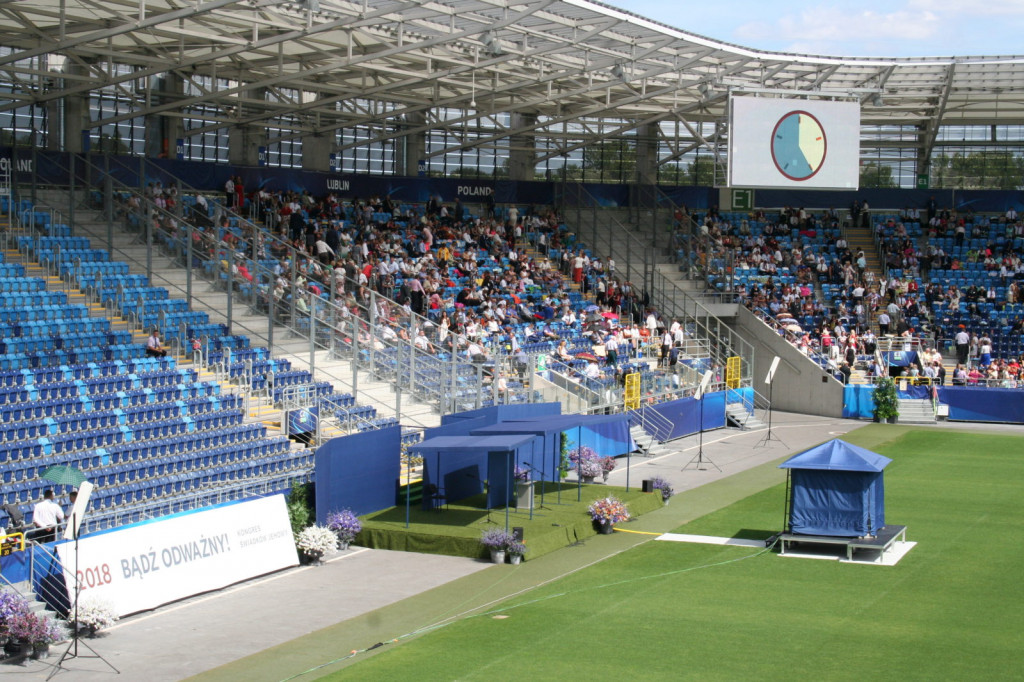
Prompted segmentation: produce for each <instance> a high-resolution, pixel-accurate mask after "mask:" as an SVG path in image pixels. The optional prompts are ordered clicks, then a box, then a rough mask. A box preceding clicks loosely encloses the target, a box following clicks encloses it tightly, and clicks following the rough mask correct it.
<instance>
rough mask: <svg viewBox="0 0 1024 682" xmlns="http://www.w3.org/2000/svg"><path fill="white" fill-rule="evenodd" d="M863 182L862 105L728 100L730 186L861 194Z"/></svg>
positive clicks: (771, 100)
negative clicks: (859, 184) (859, 189)
mask: <svg viewBox="0 0 1024 682" xmlns="http://www.w3.org/2000/svg"><path fill="white" fill-rule="evenodd" d="M859 180H860V104H859V103H857V102H819V101H809V100H803V99H799V100H798V99H775V98H766V97H751V96H734V97H732V98H731V99H730V102H729V186H730V187H784V188H801V189H857V186H858V183H859Z"/></svg>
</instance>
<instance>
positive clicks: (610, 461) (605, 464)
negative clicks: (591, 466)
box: [601, 457, 615, 474]
mask: <svg viewBox="0 0 1024 682" xmlns="http://www.w3.org/2000/svg"><path fill="white" fill-rule="evenodd" d="M601 471H602V472H604V473H606V474H609V473H611V472H613V471H615V458H614V457H602V458H601Z"/></svg>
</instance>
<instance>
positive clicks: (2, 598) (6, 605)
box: [0, 590, 30, 632]
mask: <svg viewBox="0 0 1024 682" xmlns="http://www.w3.org/2000/svg"><path fill="white" fill-rule="evenodd" d="M29 611H30V608H29V605H28V600H27V599H25V598H24V597H23V596H21V595H20V594H18V593H17V592H12V591H11V590H0V632H3V631H4V630H5V629H7V628H8V627H9V625H8V623H10V621H11V620H12V619H13V618H15V617H17V616H21V615H23V614H26V613H28V612H29Z"/></svg>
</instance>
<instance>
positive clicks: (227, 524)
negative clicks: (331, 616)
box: [57, 495, 299, 616]
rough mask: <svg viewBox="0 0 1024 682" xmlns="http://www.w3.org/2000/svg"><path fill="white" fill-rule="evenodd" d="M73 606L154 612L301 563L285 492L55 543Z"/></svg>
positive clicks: (130, 611) (131, 611) (125, 613)
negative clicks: (99, 603)
mask: <svg viewBox="0 0 1024 682" xmlns="http://www.w3.org/2000/svg"><path fill="white" fill-rule="evenodd" d="M57 553H58V556H59V557H60V560H61V563H62V564H63V565H64V567H65V570H66V572H67V573H68V574H69V575H68V580H67V583H68V592H69V593H70V595H69V596H70V598H71V600H72V602H73V601H74V586H73V583H74V581H73V580H72V579H71V577H70V575H72V574H74V573H75V572H77V573H78V577H79V580H80V582H81V587H82V594H83V595H85V594H92V595H95V596H97V597H100V598H102V599H105V600H107V601H109V602H111V603H112V604H113V605H114V607H115V609H116V610H117V612H118V613H119V614H120V615H122V616H124V615H127V614H129V613H135V612H137V611H143V610H146V609H152V608H155V607H157V606H160V605H161V604H166V603H168V602H172V601H176V600H178V599H183V598H185V597H190V596H192V595H194V594H199V593H201V592H206V591H209V590H215V589H218V588H221V587H225V586H227V585H231V584H232V583H236V582H239V581H241V580H246V579H248V578H252V577H254V576H258V575H263V574H264V573H270V572H272V571H277V570H280V569H282V568H288V567H289V566H296V565H297V564H298V563H299V557H298V553H297V552H296V550H295V541H294V540H293V538H292V530H291V525H290V524H289V522H288V510H287V507H286V506H285V500H284V496H283V495H274V496H273V497H264V498H259V499H256V500H250V501H248V502H239V503H238V504H230V505H225V506H223V507H214V508H212V509H207V510H205V511H197V512H193V513H189V514H182V515H180V516H172V517H169V518H166V519H162V520H160V519H158V520H156V521H150V522H146V523H139V524H135V525H131V526H126V527H125V528H121V529H118V530H115V531H111V532H109V533H103V534H100V535H92V536H89V537H84V538H82V539H81V541H80V546H79V550H78V566H77V569H76V566H75V543H74V542H65V543H63V544H60V545H58V546H57Z"/></svg>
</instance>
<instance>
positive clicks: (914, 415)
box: [898, 399, 935, 424]
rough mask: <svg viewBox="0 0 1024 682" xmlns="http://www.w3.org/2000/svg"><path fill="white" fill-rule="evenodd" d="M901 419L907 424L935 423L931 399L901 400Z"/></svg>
mask: <svg viewBox="0 0 1024 682" xmlns="http://www.w3.org/2000/svg"><path fill="white" fill-rule="evenodd" d="M898 409H899V415H900V416H899V420H900V422H903V423H907V424H934V423H935V411H934V409H933V408H932V401H930V400H907V399H900V401H899V408H898Z"/></svg>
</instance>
